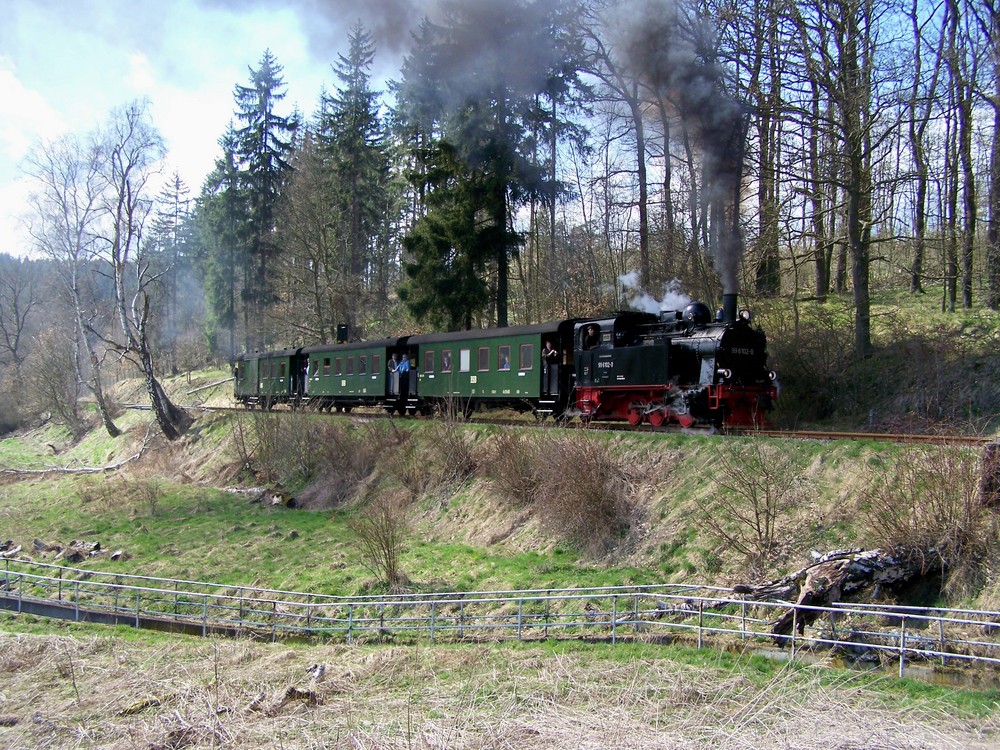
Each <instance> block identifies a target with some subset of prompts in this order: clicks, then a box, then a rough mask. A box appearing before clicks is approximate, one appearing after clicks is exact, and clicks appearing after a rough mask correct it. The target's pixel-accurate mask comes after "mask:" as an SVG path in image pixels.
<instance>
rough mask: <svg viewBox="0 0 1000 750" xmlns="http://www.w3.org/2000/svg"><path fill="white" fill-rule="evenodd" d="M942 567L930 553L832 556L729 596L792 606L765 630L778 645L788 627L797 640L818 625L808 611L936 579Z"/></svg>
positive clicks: (856, 552)
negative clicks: (871, 591)
mask: <svg viewBox="0 0 1000 750" xmlns="http://www.w3.org/2000/svg"><path fill="white" fill-rule="evenodd" d="M943 567H944V563H943V561H942V560H941V557H940V556H939V555H938V554H937V553H936V552H935V551H934V550H915V549H895V550H882V549H874V550H863V549H844V550H834V551H832V552H827V553H826V554H824V555H821V556H819V557H818V558H817V559H816V561H815V562H813V563H811V564H810V565H807V566H806V567H804V568H801V569H799V570H797V571H795V572H794V573H791V574H789V575H787V576H784V577H783V578H779V579H777V580H774V581H768V582H766V583H760V584H737V585H736V586H734V587H733V592H734V593H736V594H741V595H743V596H744V597H745V598H747V599H752V600H756V601H782V602H787V601H792V600H794V601H795V606H793V607H790V608H789V609H788V611H786V612H785V613H784V614H782V616H781V617H779V618H778V619H777V620H776V621H775V623H774V625H773V626H772V627H771V633H772V634H773V635H774V636H775V640H776V641H777V642H778V643H779V644H781V643H783V642H784V637H785V636H788V635H790V634H791V632H792V628H793V627H794V628H796V629H797V631H798V632H799V633H800V634H801V633H803V632H804V630H805V628H806V626H807V625H811V624H812V623H813V622H815V621H816V620H818V619H819V617H820V616H821V614H822V613H821V612H818V611H817V610H815V609H808V607H829V606H831V605H833V604H836V603H837V602H839V601H841V600H843V599H846V598H850V597H853V596H857V595H858V594H859V593H860V592H862V591H864V590H865V589H868V588H871V587H880V588H889V589H892V588H895V587H899V586H901V585H903V584H905V583H908V582H910V581H912V580H914V579H916V578H918V577H921V576H927V575H932V574H937V573H940V572H941V571H942V569H943Z"/></svg>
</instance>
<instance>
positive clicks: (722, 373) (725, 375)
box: [716, 367, 733, 380]
mask: <svg viewBox="0 0 1000 750" xmlns="http://www.w3.org/2000/svg"><path fill="white" fill-rule="evenodd" d="M716 373H718V375H719V377H720V378H722V379H723V380H729V378H731V377H732V376H733V371H732V370H730V369H728V368H726V367H720V368H719V369H718V370H716Z"/></svg>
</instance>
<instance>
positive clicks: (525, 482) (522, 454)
mask: <svg viewBox="0 0 1000 750" xmlns="http://www.w3.org/2000/svg"><path fill="white" fill-rule="evenodd" d="M485 450H486V451H488V453H489V455H488V456H485V457H483V458H482V459H481V460H480V462H479V463H480V466H481V467H482V474H483V476H484V477H486V478H487V479H488V480H489V481H490V484H491V486H492V487H493V490H494V492H496V494H497V495H499V496H500V497H502V498H503V499H504V500H506V501H507V502H508V503H510V504H511V505H512V506H513V507H515V508H521V507H524V506H526V505H529V504H530V503H531V502H532V501H533V500H534V499H535V497H536V495H537V494H538V489H539V484H540V483H541V481H542V471H541V468H542V467H541V463H542V462H541V461H539V460H538V450H539V446H538V442H537V441H535V440H533V439H532V438H531V437H529V436H528V435H525V434H524V433H522V432H513V431H504V432H501V433H499V434H497V435H495V436H494V438H493V440H492V441H490V442H489V443H487V444H486V448H485Z"/></svg>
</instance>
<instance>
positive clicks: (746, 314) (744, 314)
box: [740, 310, 750, 323]
mask: <svg viewBox="0 0 1000 750" xmlns="http://www.w3.org/2000/svg"><path fill="white" fill-rule="evenodd" d="M740 320H742V321H743V322H744V323H749V322H750V311H749V310H740Z"/></svg>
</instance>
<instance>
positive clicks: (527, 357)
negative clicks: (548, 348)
mask: <svg viewBox="0 0 1000 750" xmlns="http://www.w3.org/2000/svg"><path fill="white" fill-rule="evenodd" d="M518 360H519V361H518V365H517V366H518V369H520V370H530V369H531V368H533V367H534V366H535V346H534V344H521V347H520V350H519V353H518Z"/></svg>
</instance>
